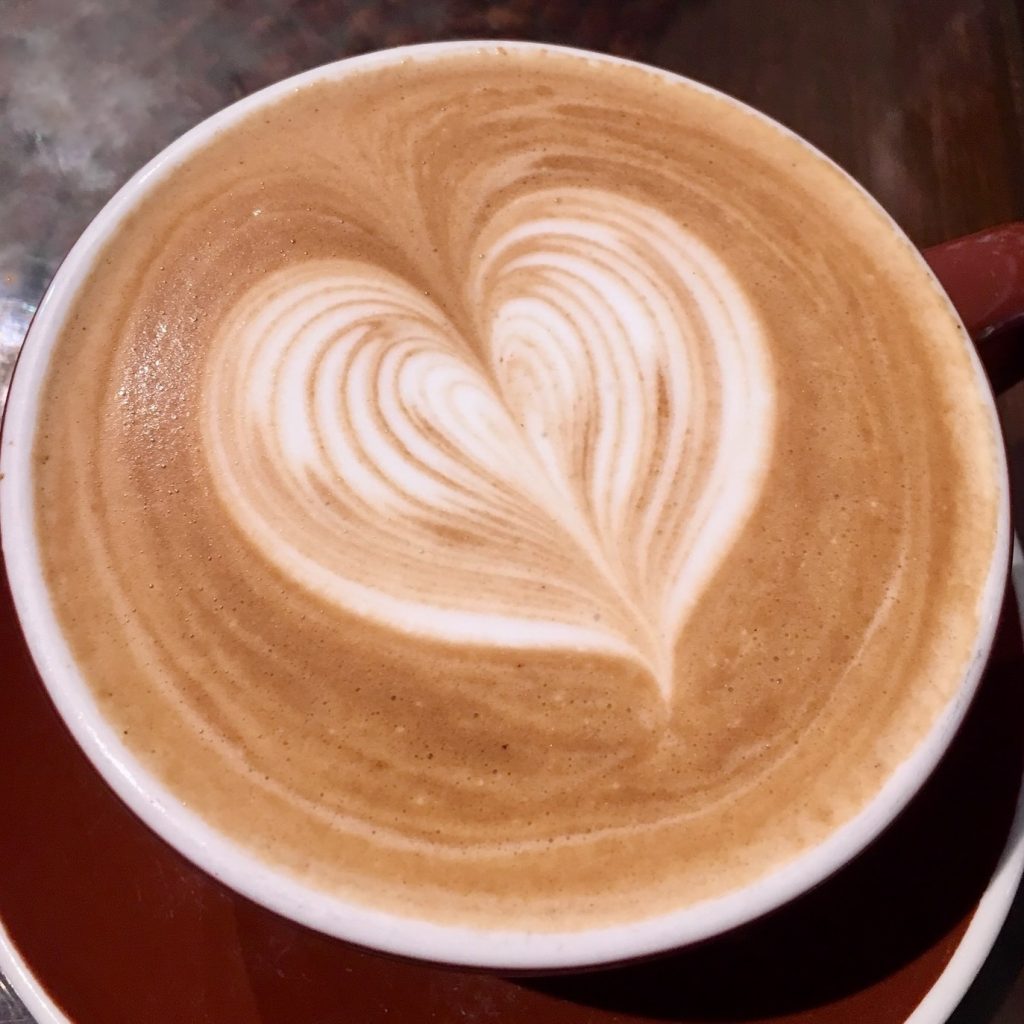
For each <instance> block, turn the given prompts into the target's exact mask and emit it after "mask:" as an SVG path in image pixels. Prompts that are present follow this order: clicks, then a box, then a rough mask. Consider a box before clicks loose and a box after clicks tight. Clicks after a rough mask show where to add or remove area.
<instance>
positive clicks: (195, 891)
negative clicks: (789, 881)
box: [0, 582, 1024, 1024]
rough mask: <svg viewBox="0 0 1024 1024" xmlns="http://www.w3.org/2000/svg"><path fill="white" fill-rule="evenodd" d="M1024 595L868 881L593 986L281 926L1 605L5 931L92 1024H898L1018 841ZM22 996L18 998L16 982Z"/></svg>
mask: <svg viewBox="0 0 1024 1024" xmlns="http://www.w3.org/2000/svg"><path fill="white" fill-rule="evenodd" d="M1022 669H1024V648H1022V641H1021V630H1020V620H1019V617H1018V614H1017V607H1016V602H1015V601H1014V599H1013V595H1012V591H1011V592H1010V593H1009V595H1008V597H1007V601H1006V604H1005V606H1004V609H1003V617H1002V624H1001V627H1000V632H999V636H998V638H997V642H996V648H995V651H994V653H993V656H992V660H991V663H990V666H989V668H988V671H987V673H986V675H985V678H984V681H983V683H982V685H981V688H980V690H979V693H978V697H977V699H976V701H975V703H974V705H973V707H972V710H971V712H970V714H969V716H968V719H967V721H966V722H965V724H964V726H963V728H962V729H961V732H960V734H959V735H958V737H957V739H956V740H955V742H954V745H953V747H952V748H951V750H950V751H949V753H948V755H947V756H946V758H945V760H944V761H943V762H942V764H941V765H940V767H939V769H938V770H937V772H936V774H935V776H934V778H933V779H932V780H931V781H930V782H929V783H928V785H927V786H926V787H925V789H924V790H923V791H922V792H921V794H920V795H919V796H918V797H917V798H916V799H915V800H914V801H913V803H912V804H911V805H910V807H909V808H908V809H907V810H906V811H905V812H904V814H903V815H901V817H900V818H899V819H898V820H897V822H896V823H895V824H894V825H893V826H892V827H891V828H890V829H889V830H888V831H887V832H886V833H885V834H884V835H883V836H882V837H881V838H880V839H879V840H878V841H877V842H876V843H875V844H874V845H873V846H872V847H871V848H869V849H868V850H867V851H866V852H865V853H864V854H863V855H862V856H861V857H859V858H858V859H857V860H856V861H855V862H854V863H853V864H851V865H850V866H848V867H847V868H845V869H844V870H843V871H841V872H839V874H837V875H836V876H834V877H833V878H832V879H830V880H829V881H828V882H826V883H825V884H823V885H822V886H820V887H819V888H818V889H817V890H816V891H814V892H813V893H811V894H809V895H807V896H805V897H803V898H802V899H800V900H798V901H797V902H795V903H793V904H790V905H789V906H787V907H785V908H783V909H782V910H780V911H778V912H776V913H775V914H773V915H770V916H769V917H767V918H764V919H762V920H760V921H758V922H755V923H754V924H752V925H749V926H747V927H745V928H743V929H740V930H739V931H736V932H734V933H732V934H730V935H728V936H725V937H723V938H720V939H716V940H714V941H711V942H708V943H705V944H703V945H701V946H699V947H695V948H691V949H688V950H684V951H681V952H677V953H675V954H671V955H669V956H667V957H663V958H661V959H658V960H655V961H649V962H646V963H642V964H633V965H628V966H622V967H618V968H613V969H607V970H603V971H599V972H593V973H589V974H571V975H570V974H567V975H561V976H555V977H547V978H533V979H509V978H502V977H497V976H494V975H490V974H483V973H469V972H465V971H455V970H450V969H445V968H440V967H432V966H427V965H423V964H413V963H405V962H400V961H397V960H393V959H388V958H385V957H382V956H379V955H376V954H374V953H370V952H367V951H365V950H362V949H358V948H356V947H353V946H350V945H347V944H345V943H342V942H339V941H337V940H334V939H330V938H327V937H325V936H323V935H320V934H318V933H315V932H312V931H309V930H308V929H305V928H302V927H300V926H299V925H296V924H292V923H291V922H289V921H287V920H284V919H283V918H280V917H278V916H277V915H275V914H273V913H271V912H269V911H267V910H264V909H263V908H261V907H259V906H257V905H255V904H253V903H251V902H250V901H248V900H246V899H244V898H242V897H241V896H238V895H236V894H235V893H233V892H232V891H231V890H229V889H227V888H225V887H224V886H223V885H220V884H219V883H218V882H216V881H214V880H213V879H211V878H210V877H209V876H207V875H205V874H204V873H203V872H201V871H200V870H199V869H197V868H195V867H193V866H192V865H191V864H190V863H188V862H187V861H185V860H184V859H183V858H182V857H181V856H180V855H179V854H177V853H176V852H175V851H174V850H172V849H171V848H170V847H169V846H167V845H166V844H165V843H164V842H163V841H162V840H160V839H158V838H157V837H156V836H155V835H154V834H153V833H151V832H150V831H149V830H148V829H147V828H146V827H145V826H144V825H142V824H141V823H140V822H139V821H138V820H136V818H135V817H134V816H133V815H132V814H131V812H129V811H128V810H127V809H126V808H125V807H124V806H123V805H122V804H121V803H120V801H119V800H118V799H117V798H116V797H115V796H114V795H113V793H112V792H111V791H110V790H109V789H108V788H107V787H106V785H105V784H104V783H103V782H102V781H101V779H100V777H99V776H98V775H97V774H96V772H95V771H94V770H93V769H92V767H91V766H90V765H89V763H88V762H87V761H86V759H85V757H84V755H83V754H82V753H81V752H80V751H79V749H78V747H77V746H76V745H75V743H74V742H73V741H72V739H71V738H70V736H69V734H68V732H67V731H66V729H65V728H64V726H63V724H62V722H61V721H60V719H59V718H58V716H57V714H56V712H55V711H54V709H53V707H52V706H51V704H50V702H49V699H48V698H47V696H46V694H45V692H44V690H43V687H42V684H41V683H40V681H39V679H38V676H37V674H36V672H35V668H34V667H33V664H32V662H31V660H30V658H29V655H28V652H27V650H26V648H25V645H24V642H23V640H22V637H21V634H20V631H19V629H18V626H17V623H16V620H15V617H14V612H13V608H12V606H11V601H10V595H9V593H8V591H7V587H6V582H5V584H4V586H3V587H2V588H0V678H2V682H0V687H2V688H0V694H2V704H0V707H2V708H3V715H4V719H3V737H4V742H3V744H2V745H0V778H2V779H3V783H4V784H3V787H2V788H0V820H2V821H3V829H2V831H0V922H2V925H3V929H4V930H5V931H6V933H7V939H8V941H9V943H10V945H11V946H12V948H13V951H14V953H15V955H16V956H17V957H19V958H20V960H21V961H22V962H23V963H24V965H25V966H26V968H27V970H28V972H30V973H31V975H32V976H34V978H33V983H34V984H35V983H38V985H39V986H41V987H42V988H43V989H45V992H46V994H47V997H48V1001H49V1000H52V1003H53V1004H55V1005H56V1006H57V1007H59V1008H60V1010H61V1011H62V1012H63V1013H64V1014H65V1015H66V1016H67V1017H68V1018H69V1019H70V1020H72V1021H74V1022H76V1024H140V1022H145V1024H205V1022H209V1024H285V1022H287V1024H378V1022H379V1024H404V1022H408V1024H413V1022H415V1024H422V1022H428V1021H437V1022H441V1024H448V1022H454V1021H462V1020H467V1021H480V1022H489V1024H490V1022H494V1024H502V1022H513V1021H515V1022H521V1021H530V1022H531V1024H544V1022H549V1021H550V1022H556V1024H584V1022H586V1024H612V1022H620V1024H625V1022H629V1021H648V1022H649V1021H675V1022H683V1024H696V1022H703V1024H710V1022H715V1024H729V1022H741V1021H742V1022H746V1024H753V1022H761V1021H764V1022H767V1021H769V1020H770V1021H772V1022H773V1024H796V1022H800V1024H839V1022H849V1024H864V1022H871V1024H889V1022H892V1024H896V1022H900V1024H902V1022H904V1021H905V1020H906V1019H907V1017H908V1015H910V1014H911V1012H912V1011H913V1010H914V1008H915V1007H916V1006H917V1005H918V1003H919V1002H920V1000H921V999H922V997H924V996H925V995H926V993H928V992H929V991H930V990H931V989H932V987H933V986H934V985H935V982H936V980H937V979H938V978H939V977H940V975H942V973H943V971H944V969H945V968H946V965H947V964H948V962H949V960H950V957H951V956H952V955H953V953H954V952H955V951H956V950H957V947H958V944H959V943H960V940H961V938H962V936H963V935H964V932H965V930H966V929H967V927H968V925H969V923H970V921H971V918H972V916H973V914H974V911H975V908H976V907H977V905H978V901H979V899H980V898H981V896H982V894H983V893H984V892H985V890H986V886H987V885H988V884H989V881H990V879H991V878H992V875H993V872H994V871H995V869H996V865H997V863H998V861H999V858H1000V855H1001V853H1002V851H1003V848H1004V846H1005V845H1006V842H1007V836H1008V833H1009V830H1010V825H1011V821H1012V820H1013V816H1014V810H1015V806H1016V802H1017V796H1018V789H1019V788H1020V780H1021V775H1022V771H1024V737H1022V736H1021V730H1020V722H1021V721H1022V720H1024V688H1022V687H1021V686H1020V681H1021V679H1022V678H1024V675H1022ZM15 980H17V979H15Z"/></svg>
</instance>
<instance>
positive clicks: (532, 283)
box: [0, 43, 1024, 970]
mask: <svg viewBox="0 0 1024 1024" xmlns="http://www.w3.org/2000/svg"><path fill="white" fill-rule="evenodd" d="M1016 231H1017V229H1014V228H1010V229H1006V230H1005V231H1004V232H1003V233H1002V234H999V235H998V238H999V239H1001V240H1002V241H1001V243H1000V244H1003V245H1005V246H1011V247H1012V246H1016V245H1017V244H1018V243H1019V241H1020V239H1019V235H1018V234H1017V233H1016ZM996 237H997V235H994V234H989V235H986V236H983V237H982V238H978V239H974V240H965V241H963V242H961V243H959V246H960V248H959V249H956V248H942V249H940V250H936V251H933V252H932V253H931V254H930V259H931V260H932V262H933V264H934V265H935V266H936V267H937V269H938V270H939V271H940V275H941V276H942V277H943V279H944V280H950V281H951V282H952V288H953V290H954V291H955V288H956V281H957V280H959V279H958V278H957V277H956V271H955V270H953V269H952V268H953V267H957V268H961V269H962V268H963V267H964V266H972V267H973V266H974V265H975V263H974V261H975V260H981V259H983V258H987V257H985V256H983V255H979V254H985V253H986V251H988V252H991V250H992V249H993V246H994V244H995V243H994V242H993V239H995V238H996ZM986 246H987V247H988V250H986ZM964 253H967V256H964ZM972 294H976V292H972ZM1021 308H1024V307H1021V306H1020V304H1019V303H1016V302H1013V303H1004V304H1003V305H1002V306H1001V307H999V308H998V309H996V308H994V307H993V308H989V309H987V310H983V311H981V310H979V311H977V313H976V316H975V313H974V312H972V314H971V316H972V319H974V320H975V322H973V323H972V324H971V326H972V329H974V330H975V331H976V332H977V331H980V330H981V329H983V328H986V327H993V326H997V325H999V326H1001V325H1002V324H1003V322H1004V321H1007V320H1009V319H1011V318H1012V316H1013V315H1015V314H1016V313H1017V312H1018V310H1019V309H1021ZM1001 337H1004V338H1005V337H1006V334H1005V332H1004V333H1003V334H1002V335H1001ZM989 340H990V342H993V343H994V342H995V341H997V340H998V338H997V336H995V335H993V336H992V338H990V339H989ZM1001 351H1004V350H1001ZM1006 365H1008V364H1006ZM1008 372H1009V371H1008ZM0 444H2V447H0V452H2V454H0V459H2V461H0V473H2V479H0V526H2V531H3V545H4V557H5V561H6V565H7V570H8V574H9V578H10V581H11V586H12V591H13V594H14V597H15V603H16V606H17V610H18V615H19V619H20V621H21V624H22V628H23V630H24V632H25V636H26V639H27V641H28V644H29V647H30V649H31V651H32V654H33V657H34V659H35V661H36V663H37V665H38V667H39V670H40V674H41V676H42V678H43V680H44V682H45V684H46V686H47V689H48V691H49V693H50V695H51V697H52V699H53V701H54V703H55V705H56V706H57V708H58V710H59V712H60V713H61V715H62V716H63V718H64V719H65V721H66V722H67V724H68V727H69V728H70V730H71V731H72V733H73V734H74V736H75V738H76V739H77V740H78V742H79V743H80V744H81V746H82V747H83V749H84V751H85V752H86V754H87V755H88V756H89V757H90V759H91V760H92V762H93V763H94V764H95V766H96V768H97V769H98V770H99V771H100V773H101V774H102V775H103V777H104V778H105V779H106V780H107V782H108V783H109V784H110V785H111V786H112V787H113V788H114V789H115V791H116V792H117V793H118V794H119V795H120V796H121V797H122V799H124V800H125V802H126V803H127V804H128V806H129V807H130V808H131V809H132V810H133V811H134V812H135V813H136V814H137V815H138V816H139V817H140V818H141V819H142V820H143V821H144V822H146V823H147V824H148V825H149V826H150V827H151V828H153V829H154V831H156V832H157V833H158V834H159V835H161V836H162V837H163V838H164V839H166V840H167V841H168V842H169V843H171V844H172V845H173V846H175V847H176V848H177V849H178V850H180V851H181V852H182V853H183V854H185V856H187V857H189V858H190V859H191V860H193V861H194V862H195V863H196V864H198V865H199V866H200V867H202V868H204V869H205V870H207V871H208V872H210V873H211V874H212V875H214V876H215V877H217V878H218V879H220V880H221V881H223V882H225V883H227V884H228V885H230V886H232V887H233V888H235V889H237V890H238V891H240V892H242V893H244V894H245V895H247V896H250V897H252V898H253V899H255V900H256V901H258V902H260V903H262V904H264V905H266V906H268V907H270V908H271V909H273V910H275V911H277V912H279V913H281V914H283V915H285V916H287V917H290V918H292V919H294V920H297V921H299V922H301V923H304V924H307V925H309V926H311V927H313V928H317V929H319V930H321V931H324V932H326V933H328V934H331V935H334V936H337V937H339V938H343V939H347V940H350V941H354V942H357V943H360V944H363V945H366V946H369V947H372V948H375V949H380V950H383V951H386V952H391V953H396V954H399V955H405V956H414V957H420V958H424V959H428V960H433V961H439V962H445V963H453V964H466V965H475V966H481V967H491V968H499V969H514V970H532V969H556V968H566V967H576V966H582V965H594V964H600V963H607V962H612V961H618V960H623V959H627V958H632V957H637V956H643V955H647V954H651V953H655V952H659V951H662V950H665V949H668V948H673V947H676V946H679V945H682V944H686V943H690V942H695V941H699V940H701V939H704V938H707V937H709V936H712V935H715V934H719V933H721V932H723V931H725V930H728V929H729V928H732V927H735V926H737V925H739V924H741V923H743V922H745V921H748V920H750V919H752V918H754V917H756V916H758V915H760V914H763V913H765V912H767V911H769V910H771V909H772V908H774V907H777V906H779V905H781V904H782V903H784V902H786V901H788V900H790V899H792V898H793V897H795V896H796V895H798V894H800V893H802V892H804V891H806V890H807V889H809V888H811V887H812V886H814V885H815V884H817V883H818V882H819V881H821V880H822V879H823V878H825V877H827V876H828V875H829V874H831V873H832V872H834V871H835V870H836V869H838V868H839V867H840V866H841V865H843V864H844V863H845V862H847V861H848V860H849V859H850V858H851V857H853V856H854V855H856V853H858V852H859V851H860V850H862V849H863V848H864V847H865V846H866V845H867V844H868V843H870V842H871V841H872V839H874V838H875V836H877V835H878V834H879V832H880V831H881V830H882V829H884V828H885V827H886V825H887V824H888V823H889V822H891V821H892V819H893V818H894V817H895V816H896V815H897V814H898V813H899V811H900V810H901V809H902V808H903V806H905V804H906V803H907V801H908V800H909V799H910V798H911V797H912V796H913V794H914V793H915V792H916V790H917V789H918V788H919V787H920V786H921V784H922V783H923V782H924V780H925V779H926V778H927V777H928V775H929V773H930V772H931V770H932V769H933V768H934V766H935V765H936V763H937V762H938V760H939V759H940V758H941V756H942V753H943V751H944V750H945V748H946V746H947V745H948V743H949V741H950V739H951V737H952V736H953V734H954V732H955V731H956V728H957V726H958V724H959V723H960V721H961V719H962V718H963V715H964V713H965V711H966V708H967V706H968V704H969V702H970V699H971V696H972V694H973V692H974V689H975V687H976V685H977V682H978V680H979V678H980V676H981V672H982V670H983V668H984V664H985V660H986V657H987V654H988V650H989V648H990V645H991V642H992V637H993V634H994V630H995V624H996V620H997V615H998V611H999V607H1000V604H1001V601H1002V596H1003V592H1004V589H1005V585H1006V570H1007V564H1008V557H1009V544H1010V529H1009V511H1008V505H1009V502H1008V484H1007V478H1006V466H1005V458H1004V454H1003V450H1002V445H1001V440H1000V434H999V426H998V421H997V418H996V413H995V407H994V402H993V400H992V395H991V391H990V389H989V386H988V384H987V382H986V380H985V377H984V373H983V370H982V367H981V363H980V361H979V359H978V357H977V355H976V354H975V351H974V348H973V346H972V345H971V344H970V341H969V338H968V335H967V333H966V331H965V328H964V326H963V324H962V323H961V321H960V320H959V318H958V317H957V314H956V313H955V311H954V309H953V307H952V306H951V305H950V302H949V300H948V298H947V297H946V296H945V294H944V293H943V292H942V290H941V288H940V287H939V285H938V283H937V281H936V279H935V277H934V276H933V274H932V273H931V272H930V271H929V269H928V266H927V264H926V263H925V261H924V260H923V259H922V258H921V256H920V255H919V254H918V253H917V252H916V251H915V250H914V249H913V248H912V246H911V245H910V243H909V242H908V241H907V240H906V238H905V237H904V236H903V235H902V233H901V232H900V230H899V229H898V228H897V227H896V225H895V224H894V223H893V222H892V221H891V220H890V219H889V218H888V217H887V216H886V215H885V214H884V213H883V211H882V210H881V209H880V208H879V207H878V206H877V204H875V203H874V201H873V200H871V199H870V198H869V197H868V196H867V195H866V194H865V193H864V192H863V191H862V190H861V189H860V188H859V187H858V186H857V185H856V184H855V183H853V182H852V180H850V179H849V178H848V177H846V176H845V175H844V174H843V172H842V171H840V170H839V169H838V168H836V167H835V166H834V165H833V164H831V163H830V162H829V161H828V160H827V159H826V158H825V157H823V156H822V155H821V154H819V153H818V152H817V151H815V150H814V149H813V148H812V147H810V146H809V145H808V144H807V143H804V142H803V141H801V140H799V139H797V138H796V137H795V136H793V135H792V134H791V133H789V132H787V131H786V130H785V129H782V128H781V127H779V126H778V125H776V124H774V123H773V122H771V121H769V120H768V119H767V118H764V117H763V116H762V115H760V114H757V113H755V112H754V111H752V110H750V109H749V108H746V107H744V106H743V105H742V104H740V103H738V102H737V101H735V100H732V99H729V98H727V97H724V96H722V95H721V94H718V93H715V92H713V91H711V90H708V89H706V88H704V87H702V86H698V85H696V84H694V83H692V82H688V81H686V80H684V79H681V78H679V77H678V76H674V75H671V74H668V73H665V72H661V71H656V70H654V69H650V68H646V67H644V66H642V65H637V64H633V63H630V62H627V61H621V60H618V59H615V58H611V57H605V56H600V55H596V54H589V53H584V52H582V51H574V50H566V49H561V48H557V47H544V46H534V45H529V44H518V43H516V44H512V43H507V44H506V43H451V44H432V45H427V46H416V47H408V48H402V49H398V50H393V51H384V52H381V53H376V54H370V55H367V56H365V57H359V58H352V59H350V60H346V61H341V62H339V63H337V64H334V65H329V66H327V67H324V68H320V69H317V70H314V71H311V72H308V73H306V74H304V75H300V76H297V77H296V78H293V79H289V80H288V81H286V82H283V83H280V84H279V85H276V86H272V87H271V88H269V89H266V90H264V91H262V92H260V93H257V94H255V95H254V96H251V97H249V98H247V99H245V100H242V101H240V102H239V103H236V104H235V105H233V106H232V107H229V108H228V109H226V110H224V111H222V112H221V113H220V114H218V115H215V116H214V117H212V118H210V119H209V120H208V121H205V122H203V123H202V124H201V125H199V126H198V127H197V128H195V129H193V130H192V131H191V132H189V133H188V134H186V135H185V136H183V137H182V138H181V139H180V140H178V141H177V142H176V143H174V144H173V145H172V146H170V147H168V149H167V150H165V151H164V152H163V153H162V154H161V155H160V156H158V157H157V158H156V159H155V160H154V161H153V162H152V163H151V164H149V165H148V166H147V167H146V168H144V169H143V170H142V171H140V172H139V174H137V175H136V176H135V177H134V178H133V179H132V180H131V181H129V182H128V183H127V184H126V185H125V186H124V188H123V189H122V190H121V191H120V192H119V193H118V194H117V195H116V196H115V197H114V198H113V199H112V200H111V202H110V203H109V204H108V205H107V207H106V208H105V209H104V210H103V211H102V212H101V213H100V215H99V216H98V217H97V218H96V220H95V221H94V222H93V224H92V225H91V226H90V227H89V229H88V230H87V231H86V233H85V234H84V235H83V236H82V238H81V240H80V241H79V242H78V244H77V245H76V246H75V247H74V249H73V250H72V251H71V253H70V254H69V256H68V257H67V259H66V260H65V262H64V264H63V265H62V266H61V268H60V270H59V272H58V274H57V276H56V278H55V280H54V282H53V284H52V286H51V288H50V290H49V292H48V294H47V296H46V298H45V300H44V302H43V303H42V305H41V306H40V309H39V312H38V313H37V316H36V319H35V321H34V322H33V325H32V327H31V330H30V333H29V337H28V339H27V342H26V346H25V349H24V352H23V354H22V356H21V358H20V360H19V363H18V366H17V368H16V373H15V377H14V379H13V382H12V387H11V392H10V397H9V401H8V406H7V410H6V414H5V420H4V428H3V436H2V442H0Z"/></svg>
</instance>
